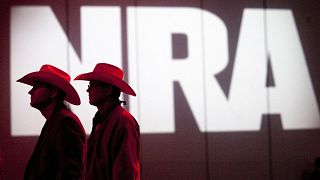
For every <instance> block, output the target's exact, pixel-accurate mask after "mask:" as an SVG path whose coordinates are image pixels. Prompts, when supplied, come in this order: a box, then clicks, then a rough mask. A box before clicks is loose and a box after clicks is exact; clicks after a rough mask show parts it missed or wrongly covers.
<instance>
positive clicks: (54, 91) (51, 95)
mask: <svg viewBox="0 0 320 180" xmlns="http://www.w3.org/2000/svg"><path fill="white" fill-rule="evenodd" d="M50 93H51V94H50V97H51V99H54V98H55V97H56V96H58V95H59V89H58V88H52V89H50Z"/></svg>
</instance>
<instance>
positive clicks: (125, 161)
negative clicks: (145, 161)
mask: <svg viewBox="0 0 320 180" xmlns="http://www.w3.org/2000/svg"><path fill="white" fill-rule="evenodd" d="M97 121H100V122H98V123H97ZM86 169H87V170H86V179H87V180H100V179H103V180H118V179H121V180H128V179H130V180H139V179H140V130H139V125H138V123H137V122H136V120H135V119H134V117H133V116H132V115H131V114H130V113H129V112H127V111H126V110H125V109H124V108H123V107H121V106H120V105H117V106H115V107H114V108H113V109H112V110H111V111H110V112H108V113H106V114H104V115H100V114H99V112H97V113H96V115H95V117H94V119H93V129H92V132H91V134H90V137H89V139H88V152H87V168H86Z"/></svg>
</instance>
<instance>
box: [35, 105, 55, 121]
mask: <svg viewBox="0 0 320 180" xmlns="http://www.w3.org/2000/svg"><path fill="white" fill-rule="evenodd" d="M58 105H59V104H58V103H57V102H55V101H51V102H50V103H49V104H48V105H47V106H46V107H44V108H42V109H39V110H40V112H41V114H42V115H43V116H44V117H45V118H46V120H48V119H49V118H50V117H51V115H52V114H53V111H54V110H55V108H56V107H57V106H58Z"/></svg>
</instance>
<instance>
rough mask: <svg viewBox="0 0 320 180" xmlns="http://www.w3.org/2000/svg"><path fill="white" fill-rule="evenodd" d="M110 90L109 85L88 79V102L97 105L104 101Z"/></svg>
mask: <svg viewBox="0 0 320 180" xmlns="http://www.w3.org/2000/svg"><path fill="white" fill-rule="evenodd" d="M109 91H110V85H108V84H105V83H102V82H99V81H90V82H89V86H88V89H87V92H88V93H89V103H90V104H91V105H93V106H99V105H101V104H102V103H104V102H105V101H106V99H107V98H108V95H109V94H110V93H109Z"/></svg>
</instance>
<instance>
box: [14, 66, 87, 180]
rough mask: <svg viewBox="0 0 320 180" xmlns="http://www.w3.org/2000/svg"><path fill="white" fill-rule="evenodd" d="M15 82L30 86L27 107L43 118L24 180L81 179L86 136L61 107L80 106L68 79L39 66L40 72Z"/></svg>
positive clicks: (70, 113) (80, 126) (73, 117)
mask: <svg viewBox="0 0 320 180" xmlns="http://www.w3.org/2000/svg"><path fill="white" fill-rule="evenodd" d="M17 81H18V82H21V83H24V84H28V85H31V86H33V87H32V89H31V90H30V91H29V94H30V95H31V102H30V105H31V106H32V107H34V108H36V109H38V110H39V111H40V112H41V114H42V115H43V116H44V117H45V118H46V122H45V124H44V126H43V128H42V130H41V134H40V136H39V139H38V142H37V144H36V147H35V149H34V150H33V153H32V155H31V158H30V160H29V162H28V164H27V166H26V169H25V174H24V179H25V180H49V179H68V180H69V179H70V180H71V179H77V180H78V179H82V178H83V177H84V170H85V169H84V168H85V164H84V163H85V143H86V136H85V132H84V129H83V127H82V124H81V122H80V120H79V119H78V117H77V116H76V115H75V114H74V113H72V112H71V111H70V110H69V109H68V108H67V107H66V106H65V104H64V103H63V102H64V100H65V101H68V102H69V103H71V104H74V105H79V104H80V98H79V96H78V93H77V92H76V90H75V89H74V88H73V87H72V85H71V84H70V76H69V75H68V74H67V73H66V72H64V71H62V70H60V69H58V68H56V67H54V66H52V65H43V66H42V67H41V69H40V71H37V72H32V73H29V74H27V75H25V76H24V77H22V78H21V79H19V80H17Z"/></svg>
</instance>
